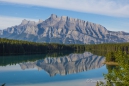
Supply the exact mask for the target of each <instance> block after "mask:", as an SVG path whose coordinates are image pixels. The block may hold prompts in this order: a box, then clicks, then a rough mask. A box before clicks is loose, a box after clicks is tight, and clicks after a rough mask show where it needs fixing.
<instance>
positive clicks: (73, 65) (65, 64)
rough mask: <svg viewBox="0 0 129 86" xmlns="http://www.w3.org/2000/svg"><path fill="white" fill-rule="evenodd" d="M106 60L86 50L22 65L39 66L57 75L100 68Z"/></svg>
mask: <svg viewBox="0 0 129 86" xmlns="http://www.w3.org/2000/svg"><path fill="white" fill-rule="evenodd" d="M104 61H105V58H104V57H102V56H97V55H93V54H92V53H90V52H85V53H83V54H70V55H68V56H64V57H59V58H53V57H48V58H45V59H44V60H38V61H36V62H33V63H31V62H27V63H23V64H20V66H21V68H22V69H29V68H34V67H38V69H40V70H41V69H43V70H45V71H46V72H48V73H49V75H50V76H55V75H56V74H60V75H67V74H72V73H79V72H82V71H88V70H91V69H96V68H100V67H102V66H103V62H104Z"/></svg>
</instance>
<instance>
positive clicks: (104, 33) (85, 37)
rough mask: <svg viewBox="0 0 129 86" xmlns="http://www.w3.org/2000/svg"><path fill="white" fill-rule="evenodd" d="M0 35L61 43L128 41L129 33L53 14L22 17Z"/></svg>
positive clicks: (0, 32)
mask: <svg viewBox="0 0 129 86" xmlns="http://www.w3.org/2000/svg"><path fill="white" fill-rule="evenodd" d="M0 37H2V38H10V39H18V40H28V41H34V42H47V43H63V44H96V43H115V42H129V33H126V32H122V31H118V32H115V31H109V30H107V29H106V28H105V27H103V26H101V25H99V24H95V23H91V22H88V21H83V20H80V19H74V18H70V17H67V16H61V17H58V16H57V15H54V14H52V15H51V16H50V17H49V18H48V19H46V20H45V21H42V20H39V22H34V21H27V20H25V19H24V20H23V21H22V23H21V24H20V25H16V26H12V27H8V28H7V29H4V30H3V31H0Z"/></svg>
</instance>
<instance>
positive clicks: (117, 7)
mask: <svg viewBox="0 0 129 86" xmlns="http://www.w3.org/2000/svg"><path fill="white" fill-rule="evenodd" d="M51 14H56V15H57V16H69V17H72V18H79V19H82V20H85V21H90V22H93V23H97V24H101V25H102V26H104V27H106V28H107V29H108V30H111V31H125V32H129V0H0V29H5V28H7V27H10V26H14V25H18V24H20V23H21V21H22V20H23V19H27V20H33V21H38V20H39V19H42V20H45V19H47V18H49V17H50V15H51Z"/></svg>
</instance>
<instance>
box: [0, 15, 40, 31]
mask: <svg viewBox="0 0 129 86" xmlns="http://www.w3.org/2000/svg"><path fill="white" fill-rule="evenodd" d="M23 19H27V20H31V21H38V20H37V19H29V18H19V17H9V16H0V29H6V28H7V27H11V26H15V25H19V24H20V23H21V22H22V20H23Z"/></svg>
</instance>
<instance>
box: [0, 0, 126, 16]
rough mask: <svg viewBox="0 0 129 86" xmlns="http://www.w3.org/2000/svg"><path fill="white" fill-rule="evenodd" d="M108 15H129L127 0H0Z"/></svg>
mask: <svg viewBox="0 0 129 86" xmlns="http://www.w3.org/2000/svg"><path fill="white" fill-rule="evenodd" d="M0 1H3V2H9V3H17V4H27V5H28V4H29V5H36V6H45V7H52V8H58V9H66V10H73V11H79V12H88V13H95V14H101V15H108V16H117V17H129V0H0Z"/></svg>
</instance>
